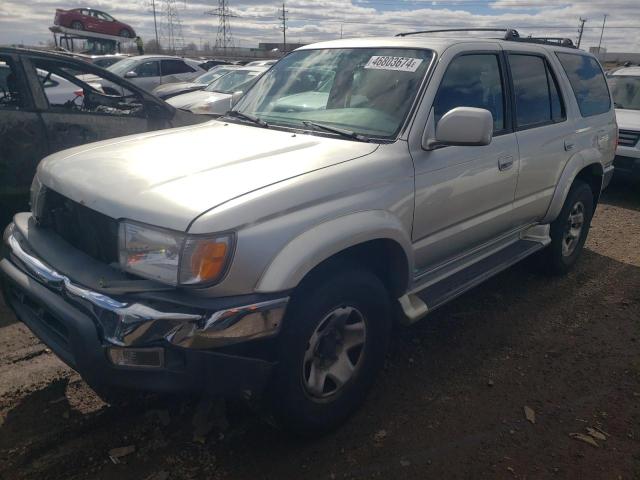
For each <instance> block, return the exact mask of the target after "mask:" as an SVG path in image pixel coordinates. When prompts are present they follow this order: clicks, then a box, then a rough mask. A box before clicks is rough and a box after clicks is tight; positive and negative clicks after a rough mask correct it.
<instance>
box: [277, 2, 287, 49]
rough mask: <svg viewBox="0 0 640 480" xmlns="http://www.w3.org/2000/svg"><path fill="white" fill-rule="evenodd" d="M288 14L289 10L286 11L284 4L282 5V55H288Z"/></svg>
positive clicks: (280, 18)
mask: <svg viewBox="0 0 640 480" xmlns="http://www.w3.org/2000/svg"><path fill="white" fill-rule="evenodd" d="M287 13H289V10H285V9H284V3H283V4H282V15H281V16H280V17H278V19H279V20H282V27H280V28H281V29H282V53H283V54H286V53H287V20H288V18H287Z"/></svg>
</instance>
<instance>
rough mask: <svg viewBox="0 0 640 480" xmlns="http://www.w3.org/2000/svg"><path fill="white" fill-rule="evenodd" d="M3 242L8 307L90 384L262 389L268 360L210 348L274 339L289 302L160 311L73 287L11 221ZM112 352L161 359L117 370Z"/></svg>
mask: <svg viewBox="0 0 640 480" xmlns="http://www.w3.org/2000/svg"><path fill="white" fill-rule="evenodd" d="M4 243H5V248H6V250H7V252H8V254H7V255H6V256H5V258H3V259H2V260H1V261H0V273H1V274H2V287H3V288H2V289H3V292H4V295H5V298H6V301H7V303H8V305H9V306H11V307H12V308H13V310H14V311H15V312H16V315H17V316H18V318H19V319H20V320H21V321H22V322H23V323H25V324H26V325H27V326H28V327H29V328H30V329H31V330H32V331H33V332H34V333H35V334H36V335H37V336H38V337H39V338H40V339H41V340H42V341H43V342H44V343H45V344H47V345H48V346H49V347H50V348H51V349H52V350H53V351H54V352H55V353H56V354H57V355H58V356H59V357H60V358H61V359H62V360H63V361H65V362H66V363H67V364H68V365H70V366H71V367H72V368H74V369H75V370H77V371H78V372H79V373H80V374H81V375H82V376H83V378H85V380H86V381H87V382H88V383H89V384H90V385H100V386H101V387H104V386H118V387H125V388H134V389H142V390H149V391H202V390H204V391H207V392H208V393H224V394H240V393H246V391H252V392H256V391H260V390H262V389H263V388H264V386H265V384H266V382H267V380H268V378H269V376H270V372H271V369H272V367H273V364H272V363H271V362H269V361H266V360H262V359H260V358H253V357H246V356H238V355H235V354H234V355H231V354H227V353H221V352H219V351H216V350H215V349H217V348H220V347H225V346H228V345H233V344H242V343H243V342H249V341H251V340H256V339H262V338H269V337H273V336H275V335H277V333H278V332H279V329H280V326H281V322H282V317H283V315H284V311H285V308H286V305H287V301H288V299H287V298H286V297H283V298H276V299H266V300H265V301H260V302H254V303H247V304H242V303H240V304H238V305H236V306H225V307H224V308H220V309H214V310H209V311H207V310H201V309H199V308H189V309H186V308H185V307H184V306H180V305H175V307H176V308H166V306H165V307H163V308H162V309H160V308H159V307H157V306H151V305H147V304H145V303H141V302H137V301H136V302H132V301H127V299H126V298H112V297H110V296H107V295H104V294H102V293H100V292H97V291H94V290H91V289H88V288H85V287H83V286H82V285H78V284H75V283H74V282H73V281H72V280H71V279H69V278H68V277H66V276H65V275H63V274H62V273H60V272H57V271H56V270H54V269H53V268H51V267H50V266H48V265H47V264H46V263H45V262H44V261H43V260H42V259H40V258H38V256H37V255H35V254H34V253H33V252H31V251H30V250H29V245H28V243H27V242H26V239H25V238H24V237H23V236H22V235H21V233H20V232H19V231H18V229H17V228H16V227H15V226H14V225H13V224H12V225H10V226H9V227H8V228H7V230H6V231H5V234H4ZM169 305H170V304H169ZM114 350H118V351H127V350H129V351H133V350H137V351H143V352H146V351H151V350H155V351H161V356H160V357H159V358H161V360H162V361H161V362H160V363H159V364H158V365H154V366H153V367H149V366H145V367H135V366H122V365H116V364H114V362H113V361H112V360H111V359H112V358H113V355H111V353H112V351H114Z"/></svg>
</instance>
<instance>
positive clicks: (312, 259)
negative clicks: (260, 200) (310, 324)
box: [256, 210, 413, 293]
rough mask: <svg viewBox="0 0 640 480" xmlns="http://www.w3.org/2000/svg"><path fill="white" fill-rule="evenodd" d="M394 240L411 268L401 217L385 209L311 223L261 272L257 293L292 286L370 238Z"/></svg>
mask: <svg viewBox="0 0 640 480" xmlns="http://www.w3.org/2000/svg"><path fill="white" fill-rule="evenodd" d="M378 239H386V240H393V241H395V242H397V243H398V244H399V245H400V246H401V247H402V249H403V250H404V252H405V255H406V258H407V260H408V261H409V268H408V270H407V271H408V272H412V271H413V249H412V247H411V239H410V236H409V232H407V231H406V230H405V229H404V228H403V226H402V223H401V222H400V220H399V219H398V218H397V217H395V216H393V215H392V214H390V213H389V212H386V211H384V210H371V211H363V212H357V213H352V214H349V215H345V216H342V217H339V218H336V219H333V220H329V221H327V222H324V223H321V224H319V225H316V226H314V227H313V228H311V229H309V230H307V231H305V232H304V233H302V234H300V235H299V236H297V237H296V238H294V239H293V240H292V241H290V242H289V243H288V244H287V245H286V246H285V247H284V248H283V249H282V250H281V251H280V253H278V255H277V256H276V257H275V258H274V259H273V261H272V262H271V263H270V264H269V266H268V267H267V268H266V270H265V271H264V273H263V274H262V276H261V278H260V280H259V281H258V285H257V288H256V291H257V292H263V293H267V292H278V291H283V290H290V289H292V288H295V287H296V286H297V285H298V284H299V283H300V282H301V281H302V279H303V278H304V277H305V275H307V273H309V272H310V271H311V270H312V269H313V268H314V267H316V266H318V265H319V264H320V263H322V262H323V261H325V260H327V259H329V258H331V257H332V256H333V255H335V254H337V253H339V252H341V251H343V250H345V249H347V248H349V247H353V246H355V245H359V244H361V243H364V242H368V241H371V240H378Z"/></svg>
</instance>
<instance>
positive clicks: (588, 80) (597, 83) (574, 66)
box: [556, 53, 611, 117]
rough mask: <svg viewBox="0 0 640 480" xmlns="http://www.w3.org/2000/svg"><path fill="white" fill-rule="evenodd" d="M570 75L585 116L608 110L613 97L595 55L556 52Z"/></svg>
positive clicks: (572, 86)
mask: <svg viewBox="0 0 640 480" xmlns="http://www.w3.org/2000/svg"><path fill="white" fill-rule="evenodd" d="M556 55H557V56H558V59H559V60H560V63H561V64H562V68H564V71H565V72H566V73H567V76H568V77H569V82H571V88H573V93H574V94H575V96H576V100H577V101H578V106H579V107H580V113H581V114H582V116H583V117H590V116H592V115H598V114H600V113H605V112H608V111H609V109H610V108H611V99H610V98H609V90H608V88H607V82H606V80H605V78H604V74H603V73H602V69H601V68H600V64H599V63H598V61H597V60H596V59H595V58H593V57H588V56H586V55H579V54H574V53H556Z"/></svg>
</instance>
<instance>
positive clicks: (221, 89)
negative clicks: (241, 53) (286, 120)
mask: <svg viewBox="0 0 640 480" xmlns="http://www.w3.org/2000/svg"><path fill="white" fill-rule="evenodd" d="M267 70H269V67H242V68H238V69H237V70H233V71H231V72H229V73H227V74H226V75H224V76H223V77H220V78H219V79H218V80H216V81H214V82H212V83H211V84H209V85H208V86H207V87H206V88H205V89H204V90H200V91H197V92H190V93H185V94H182V95H177V96H175V97H172V98H169V99H168V100H167V103H169V104H170V105H173V106H174V107H176V108H179V109H182V110H188V111H190V112H192V113H200V114H206V115H223V114H224V113H226V112H227V111H228V110H230V109H231V107H232V102H233V96H234V95H237V94H242V93H244V92H245V91H246V90H247V89H248V88H250V87H251V85H253V83H254V82H255V81H256V80H257V79H258V78H259V77H260V75H262V74H263V73H264V72H266V71H267Z"/></svg>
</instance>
